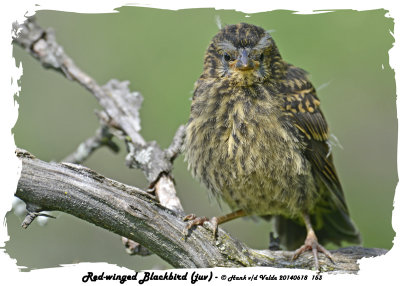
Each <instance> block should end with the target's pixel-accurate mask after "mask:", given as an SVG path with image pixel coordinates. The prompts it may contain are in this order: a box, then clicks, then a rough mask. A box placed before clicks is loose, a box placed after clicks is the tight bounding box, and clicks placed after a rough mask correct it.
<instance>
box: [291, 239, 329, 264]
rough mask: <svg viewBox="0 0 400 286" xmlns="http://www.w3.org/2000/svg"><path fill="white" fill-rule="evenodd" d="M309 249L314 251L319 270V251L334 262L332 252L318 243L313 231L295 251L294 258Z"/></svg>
mask: <svg viewBox="0 0 400 286" xmlns="http://www.w3.org/2000/svg"><path fill="white" fill-rule="evenodd" d="M308 250H311V251H312V253H313V256H314V263H315V269H316V270H317V271H318V270H319V262H318V252H322V253H323V254H325V255H326V256H327V257H328V258H329V259H330V260H331V261H332V262H333V263H334V261H333V258H332V255H331V253H330V252H329V251H328V250H326V249H325V248H324V247H323V246H322V245H321V244H319V243H318V239H317V236H316V235H315V233H314V232H313V231H312V232H309V233H308V235H307V238H306V240H305V241H304V245H303V246H301V247H300V248H298V249H297V250H296V251H295V252H294V254H293V257H292V260H295V259H297V258H298V257H299V256H300V254H302V253H303V252H305V251H308Z"/></svg>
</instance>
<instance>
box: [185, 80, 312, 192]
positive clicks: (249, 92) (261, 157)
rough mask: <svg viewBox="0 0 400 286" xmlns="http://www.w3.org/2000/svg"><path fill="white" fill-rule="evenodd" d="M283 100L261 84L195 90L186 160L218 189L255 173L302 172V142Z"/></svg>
mask: <svg viewBox="0 0 400 286" xmlns="http://www.w3.org/2000/svg"><path fill="white" fill-rule="evenodd" d="M280 106H281V102H280V100H279V98H278V97H276V96H273V95H271V94H270V93H269V92H268V91H267V90H266V89H264V88H263V87H262V86H258V87H251V88H232V87H227V88H226V89H224V90H222V89H219V90H218V89H216V88H215V87H210V88H209V89H204V91H203V92H201V93H198V94H197V95H196V98H195V100H194V101H193V103H192V112H191V118H190V120H189V124H188V126H187V134H186V143H185V149H186V152H185V153H186V160H187V161H188V163H189V167H190V168H191V170H192V172H193V174H194V176H195V177H197V178H199V179H200V180H201V181H202V182H203V183H205V185H206V186H207V187H208V188H209V189H212V190H213V191H215V192H221V190H223V189H224V188H225V189H226V188H227V187H228V188H232V187H233V186H238V185H240V184H242V183H245V182H246V181H249V180H253V179H254V177H260V178H263V180H265V181H266V182H259V183H260V184H263V183H266V184H268V182H270V181H272V180H276V179H278V178H281V177H282V176H283V177H287V176H294V175H295V174H299V173H301V172H302V170H303V168H304V166H303V163H304V162H303V160H302V156H301V154H300V151H299V147H300V144H299V142H298V141H297V139H296V138H295V136H293V134H291V133H290V132H289V131H288V130H287V129H285V127H284V124H283V123H282V111H281V108H280Z"/></svg>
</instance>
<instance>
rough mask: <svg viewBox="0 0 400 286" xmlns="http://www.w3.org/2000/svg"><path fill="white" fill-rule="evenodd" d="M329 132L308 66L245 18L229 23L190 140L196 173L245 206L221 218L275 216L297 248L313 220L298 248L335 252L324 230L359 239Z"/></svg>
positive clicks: (213, 55) (216, 45)
mask: <svg viewBox="0 0 400 286" xmlns="http://www.w3.org/2000/svg"><path fill="white" fill-rule="evenodd" d="M328 137H329V133H328V126H327V124H326V121H325V118H324V116H323V114H322V112H321V110H320V101H319V99H318V98H317V96H316V92H315V89H314V87H313V86H312V84H311V82H310V81H309V80H308V78H307V75H306V72H305V71H304V70H302V69H300V68H297V67H295V66H293V65H291V64H288V63H286V62H285V61H284V60H282V58H281V55H280V53H279V51H278V49H277V47H276V45H275V43H274V41H273V39H272V38H271V36H270V35H269V34H268V33H267V32H266V31H265V30H264V29H262V28H260V27H257V26H254V25H249V24H245V23H241V24H238V25H229V26H225V27H224V28H223V29H221V31H220V32H219V33H218V34H217V35H216V36H215V37H214V38H213V39H212V42H211V44H210V46H209V47H208V49H207V52H206V55H205V60H204V70H203V73H202V75H201V76H200V78H199V79H198V80H197V82H196V84H195V91H194V95H193V101H192V106H191V115H190V119H189V122H188V125H187V134H186V140H185V156H186V160H187V162H188V164H189V168H190V169H191V171H192V173H193V175H194V176H195V177H196V178H198V179H199V180H200V181H201V182H202V183H204V184H205V185H206V187H207V188H208V189H209V190H211V191H212V193H213V194H214V195H216V196H217V197H220V198H222V199H223V200H225V201H226V202H227V204H228V205H229V206H230V207H231V208H232V210H235V211H238V212H236V213H235V214H234V215H232V216H230V217H223V218H217V219H213V222H214V224H215V225H217V224H218V223H222V222H224V221H227V220H230V219H232V218H235V217H238V216H243V215H259V216H263V217H267V218H270V217H271V216H273V217H274V219H275V226H276V230H277V232H278V234H279V237H280V240H281V242H282V243H283V244H284V246H286V247H287V248H288V249H293V248H296V247H299V246H300V245H301V243H302V240H303V239H304V237H305V236H306V232H305V227H304V223H305V225H306V229H307V239H306V242H305V247H303V248H301V249H300V250H299V251H298V252H296V256H297V255H299V254H300V253H301V252H303V251H304V250H306V249H315V250H314V251H316V250H319V251H322V252H324V253H325V254H327V255H328V256H329V252H327V251H325V249H324V248H323V247H322V246H321V245H319V244H318V243H317V238H316V237H318V239H319V240H318V241H319V242H320V243H321V244H324V243H326V242H333V243H335V244H338V245H339V244H340V243H341V241H343V240H345V241H349V242H352V243H359V242H360V235H359V233H358V231H357V229H356V227H355V226H354V224H353V223H352V221H351V220H350V218H349V214H348V210H347V206H346V203H345V200H344V195H343V191H342V188H341V185H340V182H339V179H338V176H337V173H336V170H335V167H334V165H333V161H332V154H331V152H330V145H329V142H328ZM190 219H193V217H192V216H191V217H190ZM203 221H204V219H203V220H197V221H194V222H192V223H191V224H189V227H191V226H193V225H194V224H199V223H202V222H203ZM315 259H316V265H317V267H318V260H317V258H316V254H315Z"/></svg>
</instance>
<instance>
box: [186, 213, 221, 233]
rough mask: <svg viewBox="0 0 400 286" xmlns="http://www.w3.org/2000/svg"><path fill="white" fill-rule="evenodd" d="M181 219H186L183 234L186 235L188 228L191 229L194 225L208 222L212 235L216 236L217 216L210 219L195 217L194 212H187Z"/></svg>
mask: <svg viewBox="0 0 400 286" xmlns="http://www.w3.org/2000/svg"><path fill="white" fill-rule="evenodd" d="M183 221H188V223H187V225H186V228H185V229H186V232H185V234H186V235H187V234H188V232H189V230H190V229H192V228H193V227H194V226H197V225H201V226H203V224H204V223H205V222H209V223H210V225H211V231H212V232H213V236H214V237H216V236H217V230H218V218H217V217H212V218H211V219H209V218H207V217H196V215H194V214H188V215H187V216H185V217H184V218H183Z"/></svg>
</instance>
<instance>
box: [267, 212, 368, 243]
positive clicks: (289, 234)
mask: <svg viewBox="0 0 400 286" xmlns="http://www.w3.org/2000/svg"><path fill="white" fill-rule="evenodd" d="M310 218H311V223H312V226H313V229H314V232H315V234H316V236H317V238H318V242H319V243H320V244H322V245H325V244H327V243H333V244H336V245H337V246H340V245H341V243H342V242H343V241H346V242H349V243H352V244H361V235H360V233H359V231H358V230H357V228H356V226H355V224H354V223H353V222H352V220H351V219H350V216H349V214H348V213H347V211H346V210H343V209H338V208H336V209H335V210H333V211H330V212H316V213H315V214H312V215H310ZM274 223H275V231H276V233H277V234H278V236H279V240H280V243H281V245H282V246H284V247H285V248H286V249H288V250H293V249H296V248H298V247H300V246H301V245H302V244H303V243H304V240H305V238H306V235H307V233H306V227H305V225H304V223H303V222H302V221H300V220H293V219H289V218H286V217H283V216H274Z"/></svg>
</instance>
